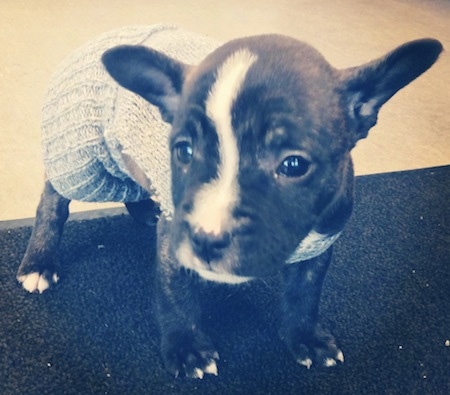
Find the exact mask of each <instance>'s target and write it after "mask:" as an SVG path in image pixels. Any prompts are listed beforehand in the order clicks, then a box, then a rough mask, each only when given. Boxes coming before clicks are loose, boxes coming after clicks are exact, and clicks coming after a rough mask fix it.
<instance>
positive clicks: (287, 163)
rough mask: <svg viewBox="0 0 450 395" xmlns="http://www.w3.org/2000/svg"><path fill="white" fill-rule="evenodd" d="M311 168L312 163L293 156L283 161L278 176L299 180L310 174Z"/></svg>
mask: <svg viewBox="0 0 450 395" xmlns="http://www.w3.org/2000/svg"><path fill="white" fill-rule="evenodd" d="M310 166H311V163H310V162H309V161H308V160H306V159H305V158H303V157H302V156H299V155H291V156H288V157H286V158H284V159H283V161H282V162H281V164H280V165H279V166H278V169H277V174H279V175H283V176H285V177H293V178H294V177H295V178H299V177H302V176H304V175H305V174H306V173H307V172H308V170H309V168H310Z"/></svg>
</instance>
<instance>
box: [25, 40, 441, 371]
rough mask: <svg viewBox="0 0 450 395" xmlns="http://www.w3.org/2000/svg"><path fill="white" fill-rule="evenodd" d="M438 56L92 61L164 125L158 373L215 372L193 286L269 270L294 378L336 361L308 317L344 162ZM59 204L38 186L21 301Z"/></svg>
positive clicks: (63, 210) (340, 210)
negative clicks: (345, 60) (166, 165)
mask: <svg viewBox="0 0 450 395" xmlns="http://www.w3.org/2000/svg"><path fill="white" fill-rule="evenodd" d="M441 50H442V46H441V44H440V43H439V42H438V41H436V40H434V39H421V40H417V41H412V42H409V43H406V44H404V45H402V46H400V47H398V48H397V49H395V50H393V51H392V52H390V53H388V54H387V55H385V56H383V57H381V58H379V59H377V60H374V61H372V62H370V63H368V64H365V65H363V66H359V67H354V68H350V69H344V70H337V69H335V68H333V67H332V66H331V65H330V64H329V63H328V62H327V61H326V60H325V59H324V58H323V57H322V55H321V54H320V53H319V52H318V51H316V50H315V49H314V48H312V47H311V46H309V45H308V44H305V43H304V42H301V41H298V40H296V39H293V38H290V37H285V36H281V35H263V36H255V37H246V38H241V39H237V40H233V41H230V42H228V43H226V44H224V45H220V46H218V48H217V49H215V50H213V51H212V52H211V53H210V54H209V55H207V56H206V57H205V58H204V60H202V61H201V62H200V63H199V64H198V65H196V66H194V65H188V64H186V63H184V62H181V61H180V60H176V59H174V58H173V57H171V56H168V55H167V54H165V53H163V52H162V51H160V50H155V49H153V48H150V47H149V46H146V45H120V46H117V47H114V48H111V49H109V50H107V51H106V52H105V53H104V55H103V56H102V62H103V64H104V66H105V68H106V70H107V72H108V73H109V74H110V75H111V76H112V78H113V79H114V80H115V81H116V82H117V83H118V84H119V85H120V86H121V87H123V88H125V89H126V90H128V91H131V92H134V93H135V94H137V95H139V96H140V97H141V98H143V100H145V101H146V102H148V106H156V108H158V109H159V111H160V113H161V115H162V118H163V119H164V121H165V122H167V123H169V124H170V125H171V126H170V135H169V136H168V140H167V141H168V152H169V153H170V159H168V161H170V169H171V184H170V188H171V202H170V204H171V205H172V206H171V209H170V210H162V215H161V218H160V219H159V222H158V225H157V236H158V254H157V255H158V258H157V260H158V262H157V282H156V289H155V294H156V299H157V306H158V321H159V324H160V328H161V351H162V357H163V360H164V363H165V366H166V368H167V370H168V371H169V372H171V373H172V374H174V375H176V376H187V377H191V378H202V377H203V376H204V375H205V374H212V375H217V374H218V368H217V361H218V358H219V354H218V352H217V350H216V349H215V347H214V344H213V342H212V340H211V339H210V338H209V337H208V335H207V334H206V333H205V332H204V331H203V328H202V325H201V306H200V303H199V300H198V299H199V297H198V286H197V282H198V280H199V279H201V280H207V281H213V282H219V283H228V284H239V283H243V282H247V281H251V280H253V279H257V278H262V277H265V276H271V275H274V274H276V273H278V272H282V274H283V276H282V278H283V282H284V284H283V295H282V300H283V303H282V312H283V320H282V322H281V325H280V333H281V337H282V339H283V340H284V342H285V343H286V345H287V347H288V348H289V350H290V351H291V353H292V355H293V357H294V359H295V361H297V363H299V364H300V365H304V366H306V367H307V368H310V367H311V366H312V365H313V364H316V365H321V366H326V367H331V366H334V365H336V364H337V363H340V362H343V361H344V356H343V353H342V351H341V350H340V349H339V348H338V346H337V344H336V341H335V339H334V337H333V336H332V335H331V334H330V333H329V332H328V331H327V330H326V329H324V328H323V327H322V326H321V325H320V323H319V322H318V309H319V298H320V293H321V287H322V283H323V280H324V277H325V273H326V271H327V268H328V266H329V264H330V259H331V255H332V244H333V242H334V241H335V240H336V239H337V238H338V237H339V235H340V234H341V232H342V230H343V229H344V226H345V224H346V222H347V220H348V219H349V216H350V214H351V211H352V204H353V203H352V202H353V197H352V196H353V170H352V161H351V157H350V152H351V150H352V148H353V147H354V146H355V144H356V143H357V141H358V140H360V139H362V138H365V137H366V136H367V134H368V131H369V129H370V128H371V127H372V126H374V125H375V123H376V121H377V115H378V111H379V109H380V107H381V106H382V105H383V104H384V103H385V102H386V101H387V100H389V99H390V98H391V97H392V96H393V95H394V94H395V93H396V92H397V91H398V90H400V89H401V88H403V87H404V86H406V85H407V84H409V83H410V82H411V81H412V80H414V79H415V78H417V77H418V76H419V75H420V74H422V73H423V72H424V71H426V70H427V69H428V68H429V67H430V66H431V65H432V64H433V63H434V62H435V61H436V60H437V58H438V56H439V54H440V52H441ZM121 89H122V88H121ZM130 133H133V131H132V130H130ZM160 139H165V137H164V136H161V137H160ZM69 148H70V147H69ZM145 149H146V150H147V151H148V152H149V153H152V150H153V147H152V146H146V147H145ZM125 157H126V158H127V159H128V162H127V166H128V168H129V169H132V170H131V171H130V172H131V174H132V178H133V180H134V181H136V182H137V183H139V184H140V186H142V187H143V188H144V189H145V190H147V191H149V196H150V197H152V196H154V191H153V190H152V187H154V185H153V184H152V180H151V179H149V177H147V174H146V172H145V171H142V169H140V166H139V165H136V163H135V161H134V159H135V158H132V157H130V156H129V155H128V156H126V155H125ZM167 178H169V175H168V174H167ZM70 199H71V196H63V195H62V193H61V192H59V191H57V190H56V187H55V185H54V184H53V183H52V180H51V179H50V178H49V179H48V180H47V182H46V186H45V189H44V193H43V195H42V198H41V202H40V205H39V208H38V211H37V219H36V225H35V228H34V231H33V234H32V237H31V240H30V243H29V246H28V249H27V251H26V254H25V257H24V259H23V261H22V264H21V266H20V268H19V271H18V280H19V281H20V282H21V283H22V284H23V286H24V287H25V288H26V289H27V290H29V291H31V292H34V291H39V292H42V291H44V290H45V289H46V288H48V287H49V285H51V284H52V283H56V282H57V281H58V262H57V247H58V244H59V240H60V236H61V231H62V228H63V224H64V222H65V220H66V219H67V216H68V205H69V202H70ZM144 205H145V206H144ZM129 207H134V208H135V209H136V208H137V209H138V210H137V211H138V212H140V213H145V215H148V214H149V213H151V212H152V210H153V204H152V203H151V200H147V199H144V198H142V201H141V203H139V200H138V201H137V202H134V203H133V204H129ZM172 207H173V209H172ZM131 211H133V210H131ZM134 211H135V212H136V210H134ZM150 216H151V215H150Z"/></svg>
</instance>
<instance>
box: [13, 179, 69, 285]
mask: <svg viewBox="0 0 450 395" xmlns="http://www.w3.org/2000/svg"><path fill="white" fill-rule="evenodd" d="M69 203H70V200H68V199H66V198H64V197H62V196H61V195H60V194H59V193H58V192H56V191H55V189H54V188H53V186H52V185H51V184H50V182H49V181H46V182H45V186H44V191H43V193H42V196H41V200H40V202H39V206H38V208H37V213H36V221H35V224H34V228H33V232H32V234H31V238H30V241H29V242H28V247H27V250H26V252H25V255H24V257H23V259H22V263H21V264H20V266H19V270H18V272H17V280H18V281H19V282H20V283H21V284H22V286H23V287H24V288H25V289H26V290H27V291H29V292H39V293H42V292H44V291H45V290H46V289H47V288H49V287H50V285H51V284H54V283H56V282H58V280H59V277H58V269H59V258H58V246H59V242H60V239H61V234H62V230H63V227H64V224H65V222H66V220H67V218H68V216H69Z"/></svg>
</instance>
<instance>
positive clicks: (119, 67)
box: [102, 45, 189, 123]
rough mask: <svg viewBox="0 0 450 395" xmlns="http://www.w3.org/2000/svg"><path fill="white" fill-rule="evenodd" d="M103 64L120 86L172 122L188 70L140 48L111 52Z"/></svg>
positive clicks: (120, 48) (127, 47) (130, 46)
mask: <svg viewBox="0 0 450 395" xmlns="http://www.w3.org/2000/svg"><path fill="white" fill-rule="evenodd" d="M102 62H103V64H104V66H105V68H106V70H107V71H108V73H109V74H110V75H111V77H112V78H114V79H115V80H116V81H117V82H118V83H119V84H120V85H121V86H123V87H124V88H126V89H128V90H130V91H132V92H135V93H137V94H138V95H140V96H142V97H143V98H144V99H145V100H147V101H149V102H150V103H152V104H154V105H155V106H157V107H158V108H159V110H160V112H161V115H162V117H163V119H164V120H165V121H166V122H169V123H171V122H172V121H173V118H174V115H175V113H176V111H177V109H178V105H179V101H180V94H181V90H182V87H183V83H184V79H185V75H186V72H187V70H188V69H189V66H187V65H185V64H183V63H181V62H178V61H176V60H175V59H172V58H170V57H168V56H166V55H164V54H163V53H160V52H158V51H155V50H152V49H150V48H147V47H144V46H139V45H122V46H118V47H114V48H111V49H109V50H108V51H106V52H105V53H104V54H103V56H102Z"/></svg>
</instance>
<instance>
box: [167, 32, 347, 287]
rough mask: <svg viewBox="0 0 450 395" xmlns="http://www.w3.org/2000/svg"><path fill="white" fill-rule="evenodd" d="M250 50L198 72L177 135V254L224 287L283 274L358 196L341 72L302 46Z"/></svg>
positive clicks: (238, 49) (249, 45) (226, 53)
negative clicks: (352, 189) (330, 214)
mask: <svg viewBox="0 0 450 395" xmlns="http://www.w3.org/2000/svg"><path fill="white" fill-rule="evenodd" d="M245 44H246V45H245V47H244V48H242V46H241V43H240V42H239V41H238V42H232V43H231V44H229V45H226V46H224V47H222V48H221V49H220V50H219V51H217V52H215V53H214V54H213V55H211V56H210V57H208V58H207V59H206V60H205V61H204V62H203V63H202V64H201V65H200V66H199V67H198V68H195V69H193V70H191V71H190V73H189V74H188V76H187V83H186V85H185V87H184V90H183V95H182V99H181V102H180V107H179V111H178V113H177V115H176V117H175V119H174V122H173V130H172V134H171V139H170V145H171V158H172V180H173V185H172V189H173V198H174V206H175V214H174V220H173V226H172V231H173V235H172V240H173V243H172V248H173V249H174V253H175V256H176V257H177V259H178V261H179V262H180V263H181V264H182V265H184V266H185V267H187V268H189V269H193V270H195V271H196V272H198V273H199V274H200V276H202V277H204V278H206V279H209V280H214V281H220V282H241V281H245V280H246V279H248V278H251V277H256V276H262V275H268V274H272V273H273V272H274V271H276V270H278V269H279V268H280V266H281V265H283V264H284V262H285V261H286V260H287V259H288V258H289V256H290V255H291V254H292V253H293V252H294V250H295V249H296V247H297V246H298V245H299V243H300V242H301V241H302V240H303V239H304V238H305V237H306V236H307V235H308V234H309V233H310V232H312V231H313V230H316V228H317V227H318V226H319V222H320V220H321V219H322V214H323V213H324V211H325V210H326V208H327V207H328V206H329V205H330V204H331V203H332V202H333V203H336V201H338V200H345V199H347V198H348V193H347V190H348V188H346V187H345V186H344V187H343V183H344V181H345V182H347V178H348V174H349V172H350V171H351V170H350V167H351V163H350V156H349V151H350V149H351V147H352V142H351V140H350V138H349V134H348V133H345V132H344V131H345V130H346V128H347V124H346V117H345V114H344V111H343V109H342V96H341V95H340V92H339V87H338V86H337V83H336V81H337V80H338V78H337V75H336V72H335V70H334V69H332V68H331V67H330V66H329V65H328V64H327V63H326V62H325V61H324V60H323V58H322V57H321V56H320V55H319V54H318V53H317V52H316V51H315V50H313V49H312V48H310V47H308V46H306V45H301V44H299V43H298V42H296V41H294V40H292V41H290V40H286V39H284V40H282V41H280V40H279V39H278V38H273V37H266V38H265V39H263V40H261V38H260V39H258V40H248V39H247V40H246V43H245ZM300 46H301V48H299V47H300ZM273 47H276V49H277V50H274V48H273ZM280 54H281V55H282V56H280ZM287 59H289V61H286V60H287ZM342 217H343V218H342V222H344V219H346V216H345V215H343V216H342ZM342 226H343V223H339V224H337V226H336V229H331V230H330V231H337V230H340V229H341V228H342Z"/></svg>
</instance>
